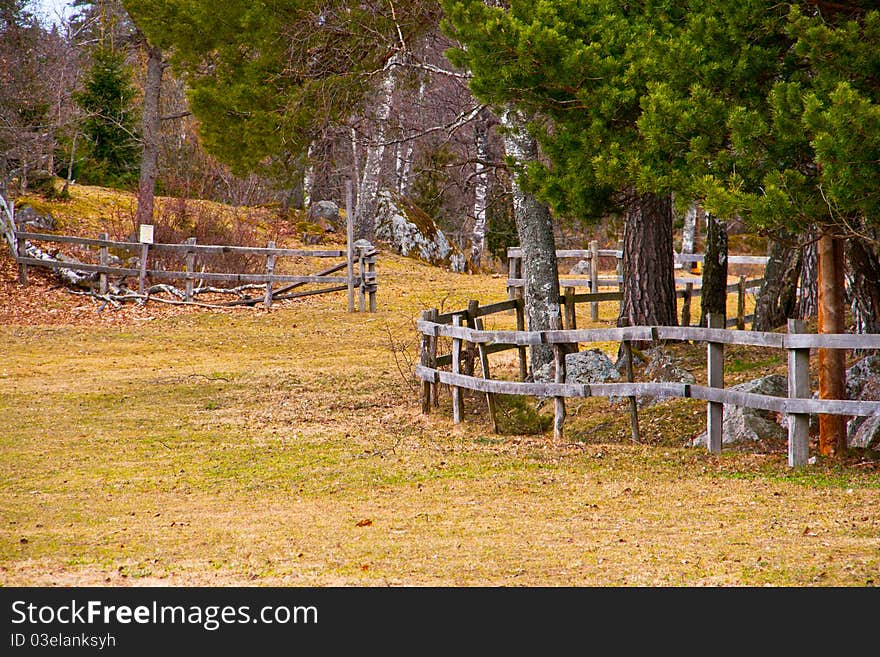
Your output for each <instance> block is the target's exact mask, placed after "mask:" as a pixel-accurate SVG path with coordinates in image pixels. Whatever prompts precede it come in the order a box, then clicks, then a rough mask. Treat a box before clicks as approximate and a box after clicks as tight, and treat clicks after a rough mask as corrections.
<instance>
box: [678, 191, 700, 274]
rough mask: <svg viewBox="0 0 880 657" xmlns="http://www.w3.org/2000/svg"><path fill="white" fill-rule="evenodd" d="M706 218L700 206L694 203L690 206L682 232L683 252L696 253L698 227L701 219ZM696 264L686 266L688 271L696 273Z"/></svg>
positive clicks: (691, 263)
mask: <svg viewBox="0 0 880 657" xmlns="http://www.w3.org/2000/svg"><path fill="white" fill-rule="evenodd" d="M702 216H704V213H703V210H702V208H701V207H700V204H699V203H697V202H696V201H694V202H693V203H691V204H690V205H689V206H688V209H687V212H685V214H684V226H683V227H682V231H681V252H682V253H688V254H691V253H693V252H694V245H695V244H696V240H697V227H698V226H699V223H700V217H702ZM696 265H697V263H696V262H690V263H687V264H686V265H684V267H685V268H686V269H687V270H688V271H695V270H696V268H697V266H696Z"/></svg>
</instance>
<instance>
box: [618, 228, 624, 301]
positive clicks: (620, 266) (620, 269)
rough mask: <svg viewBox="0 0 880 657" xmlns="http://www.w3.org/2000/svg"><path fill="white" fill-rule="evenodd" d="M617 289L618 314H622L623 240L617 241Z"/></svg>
mask: <svg viewBox="0 0 880 657" xmlns="http://www.w3.org/2000/svg"><path fill="white" fill-rule="evenodd" d="M617 253H618V255H617V291H618V292H619V293H620V308H619V311H618V315H623V240H619V241H618V242H617Z"/></svg>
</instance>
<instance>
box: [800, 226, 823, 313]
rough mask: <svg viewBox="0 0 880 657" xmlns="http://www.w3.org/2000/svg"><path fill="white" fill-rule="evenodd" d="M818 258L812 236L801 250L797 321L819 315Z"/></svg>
mask: <svg viewBox="0 0 880 657" xmlns="http://www.w3.org/2000/svg"><path fill="white" fill-rule="evenodd" d="M818 281H819V257H818V255H817V253H816V240H815V238H814V236H811V239H810V240H809V241H807V243H806V244H805V245H804V246H803V247H802V248H801V276H800V283H799V285H798V289H797V319H809V318H810V317H816V316H817V315H818V314H819V283H818Z"/></svg>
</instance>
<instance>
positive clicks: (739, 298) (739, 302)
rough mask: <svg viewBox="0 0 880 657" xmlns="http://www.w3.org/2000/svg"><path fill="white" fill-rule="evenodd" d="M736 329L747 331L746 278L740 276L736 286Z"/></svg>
mask: <svg viewBox="0 0 880 657" xmlns="http://www.w3.org/2000/svg"><path fill="white" fill-rule="evenodd" d="M736 328H738V329H739V330H740V331H745V329H746V277H745V276H740V277H739V282H738V283H737V284H736Z"/></svg>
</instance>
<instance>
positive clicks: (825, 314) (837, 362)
mask: <svg viewBox="0 0 880 657" xmlns="http://www.w3.org/2000/svg"><path fill="white" fill-rule="evenodd" d="M817 252H818V256H819V333H843V332H844V328H845V317H844V309H845V299H844V297H845V293H844V272H843V270H844V258H843V240H841V239H838V238H835V237H833V236H832V235H831V234H829V233H823V234H822V235H821V236H820V237H819V242H818V244H817ZM818 351H819V399H846V360H845V356H846V352H845V351H844V350H843V349H825V348H820V349H819V350H818ZM845 449H846V417H845V416H843V415H828V414H824V413H823V414H820V415H819V453H820V454H822V455H823V456H837V455H840V454H842V452H843V451H844V450H845Z"/></svg>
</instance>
